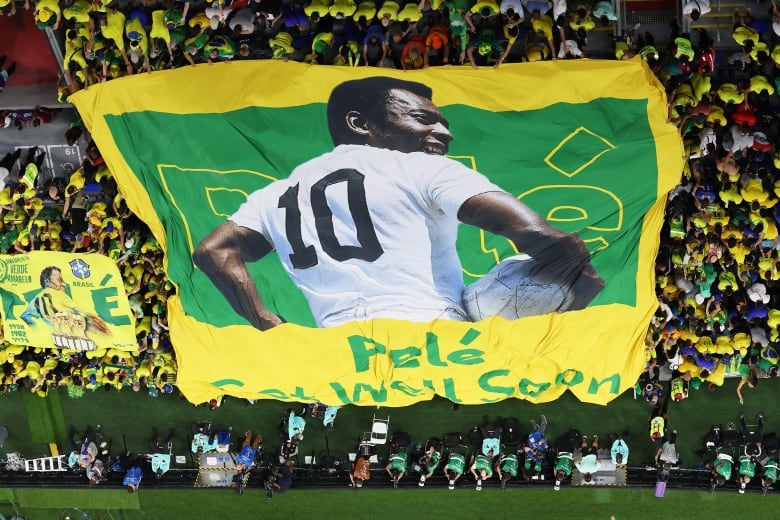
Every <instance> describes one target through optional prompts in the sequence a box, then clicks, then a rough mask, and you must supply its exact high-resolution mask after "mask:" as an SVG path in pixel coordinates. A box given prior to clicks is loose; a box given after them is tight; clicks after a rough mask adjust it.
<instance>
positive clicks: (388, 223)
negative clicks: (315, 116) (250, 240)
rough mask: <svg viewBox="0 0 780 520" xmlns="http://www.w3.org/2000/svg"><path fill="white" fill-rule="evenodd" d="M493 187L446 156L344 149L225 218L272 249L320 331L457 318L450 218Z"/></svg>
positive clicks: (457, 276) (459, 278) (457, 272)
mask: <svg viewBox="0 0 780 520" xmlns="http://www.w3.org/2000/svg"><path fill="white" fill-rule="evenodd" d="M491 191H502V190H501V189H500V188H499V187H497V186H496V185H494V184H493V183H491V182H490V181H489V180H488V179H487V178H486V177H485V176H483V175H482V174H480V173H478V172H475V171H474V170H471V169H469V168H467V167H466V166H464V165H462V164H460V163H459V162H457V161H454V160H452V159H448V158H446V157H441V156H437V155H428V154H425V153H421V152H420V153H403V152H397V151H393V150H387V149H381V148H373V147H369V146H360V145H341V146H338V147H336V148H335V149H334V150H333V151H332V152H330V153H326V154H324V155H322V156H320V157H317V158H314V159H312V160H310V161H308V162H306V163H304V164H302V165H300V166H298V167H297V168H295V170H293V172H292V174H291V175H290V177H289V178H287V179H284V180H279V181H276V182H274V183H273V184H270V185H269V186H266V187H265V188H263V189H261V190H258V191H256V192H254V193H252V194H251V195H250V196H249V197H248V198H247V201H246V202H245V203H244V204H242V205H241V207H240V208H239V209H238V211H237V212H236V213H235V214H234V215H233V216H231V217H230V220H231V221H233V222H234V223H236V224H237V225H239V226H242V227H246V228H249V229H253V230H255V231H258V232H259V233H261V234H262V235H263V236H264V237H265V238H266V239H267V240H268V241H269V242H270V243H271V244H273V246H274V248H275V249H276V251H277V253H278V255H279V259H280V260H281V261H282V264H283V265H284V267H285V269H286V270H287V272H288V273H289V275H290V277H291V278H292V280H293V282H294V283H295V284H296V285H297V286H298V287H299V288H300V289H301V290H302V291H303V293H304V294H305V296H306V299H307V300H308V302H309V306H310V307H311V311H312V313H313V314H314V317H315V319H316V320H317V323H318V324H319V326H322V327H328V326H334V325H338V324H341V323H345V322H349V321H356V320H367V319H372V318H396V319H404V320H409V321H416V322H424V321H431V320H434V319H437V318H444V319H456V320H463V319H465V317H464V313H463V308H462V303H461V296H462V293H463V275H462V272H461V264H460V260H459V258H458V255H457V252H456V250H455V240H456V238H457V228H458V219H457V214H458V210H459V209H460V207H461V205H462V204H463V203H464V202H465V201H466V200H467V199H469V198H470V197H472V196H474V195H479V194H481V193H486V192H491Z"/></svg>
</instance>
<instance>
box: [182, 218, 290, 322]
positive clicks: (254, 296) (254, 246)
mask: <svg viewBox="0 0 780 520" xmlns="http://www.w3.org/2000/svg"><path fill="white" fill-rule="evenodd" d="M271 251H273V246H272V245H271V244H270V242H268V240H266V239H265V237H264V236H263V235H261V234H260V233H258V232H257V231H254V230H252V229H249V228H245V227H241V226H239V225H238V224H236V223H234V222H231V221H227V222H225V223H224V224H220V225H219V226H218V227H217V228H215V229H214V231H212V232H211V233H210V234H209V235H208V236H206V238H204V239H203V240H202V241H201V242H200V244H199V245H198V247H197V248H196V249H195V253H193V255H192V260H193V262H194V263H195V265H197V266H198V267H199V268H200V269H201V270H202V271H203V272H204V274H205V275H206V276H208V277H209V279H210V280H211V282H212V283H213V284H214V285H215V286H216V287H217V289H219V292H221V293H222V295H223V296H224V297H225V299H226V300H227V301H228V303H230V305H231V307H233V310H235V311H236V312H237V313H238V314H239V315H240V316H242V317H243V318H245V319H246V320H247V321H248V322H249V323H251V324H252V326H254V327H255V328H257V329H260V330H267V329H270V328H272V327H275V326H276V325H279V324H280V323H282V320H281V318H279V316H277V315H276V314H274V313H272V312H271V311H270V310H268V308H267V307H266V306H265V304H264V303H263V300H262V299H261V298H260V294H259V293H258V292H257V287H255V282H254V280H253V279H252V276H251V275H250V274H249V270H247V268H246V264H247V263H249V262H256V261H257V260H260V259H261V258H263V257H264V256H265V255H267V254H268V253H270V252H271Z"/></svg>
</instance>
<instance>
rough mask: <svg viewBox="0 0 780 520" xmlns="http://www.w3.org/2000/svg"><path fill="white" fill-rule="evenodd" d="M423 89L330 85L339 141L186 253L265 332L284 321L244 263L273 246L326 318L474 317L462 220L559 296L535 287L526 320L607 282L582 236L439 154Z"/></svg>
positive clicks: (376, 83)
mask: <svg viewBox="0 0 780 520" xmlns="http://www.w3.org/2000/svg"><path fill="white" fill-rule="evenodd" d="M431 96H432V91H431V89H430V88H429V87H427V86H426V85H424V84H421V83H415V82H410V81H403V80H399V79H395V78H389V77H372V78H366V79H359V80H351V81H346V82H344V83H341V84H339V85H338V86H336V87H335V88H334V90H333V91H332V92H331V95H330V98H329V100H328V107H327V115H328V125H329V130H330V134H331V137H332V139H333V142H334V144H335V146H336V148H335V149H334V150H333V151H332V152H329V153H326V154H324V155H321V156H320V157H316V158H314V159H312V160H310V161H308V162H306V163H304V164H302V165H300V166H298V167H297V168H296V169H295V170H293V172H292V174H291V175H290V177H289V178H288V179H284V180H279V181H276V182H274V183H272V184H270V185H269V186H266V187H265V188H262V189H260V190H257V191H256V192H254V193H252V194H251V195H249V197H248V198H247V201H246V202H245V203H244V204H243V205H242V206H241V207H240V208H239V209H238V211H236V212H235V213H234V214H233V215H232V216H231V217H229V219H228V220H227V222H225V223H223V224H220V225H219V226H218V227H217V228H215V229H214V230H213V231H212V232H211V233H210V234H209V235H207V236H206V237H205V238H204V239H203V240H202V241H201V242H200V244H199V245H198V246H197V248H196V250H195V252H194V254H193V261H194V263H195V265H197V266H198V267H199V268H200V269H201V270H202V271H203V272H204V273H205V274H206V275H207V276H208V277H209V279H210V280H211V281H212V283H214V285H215V286H216V287H217V288H218V289H219V290H220V292H221V293H222V294H223V295H224V297H225V298H226V300H227V301H228V302H229V303H230V305H231V306H232V307H233V309H234V310H235V311H236V313H237V314H239V315H240V316H242V317H244V318H245V319H246V320H247V321H248V322H249V323H250V324H251V325H252V326H254V327H255V328H257V329H260V330H267V329H270V328H272V327H275V326H277V325H279V324H280V323H282V322H283V320H282V318H281V317H280V316H277V315H276V314H274V313H273V312H272V310H271V309H269V308H268V307H267V306H266V304H265V303H264V300H263V298H262V295H261V294H260V293H259V291H258V289H257V285H256V283H255V281H254V280H253V279H252V277H251V275H250V274H249V271H248V270H247V266H246V264H247V263H250V262H256V261H258V260H260V259H261V258H263V257H265V256H266V255H268V254H269V253H271V252H272V251H274V250H275V251H277V253H278V255H279V258H280V260H281V262H282V263H283V265H284V267H285V269H286V271H287V272H288V274H289V275H290V277H291V278H292V280H293V281H294V282H295V284H296V285H297V286H298V287H299V288H300V289H301V290H302V291H303V293H304V295H305V296H306V299H307V300H308V302H309V306H310V307H311V311H312V314H313V315H314V317H315V319H316V322H317V324H318V325H319V326H320V327H332V326H336V325H340V324H343V323H347V322H351V321H358V320H369V319H373V318H393V319H402V320H409V321H414V322H427V321H433V320H435V319H448V320H457V321H478V319H479V318H477V319H474V318H473V317H470V316H469V315H468V314H467V312H466V311H465V310H464V304H463V301H462V300H463V292H464V284H463V274H462V268H461V264H460V259H459V258H458V255H457V251H456V247H455V240H456V237H457V230H458V225H459V223H461V222H463V223H465V224H469V225H472V226H476V227H479V228H481V229H484V230H486V231H489V232H491V233H494V234H497V235H500V236H503V237H505V238H507V239H509V240H510V241H511V242H512V243H513V244H514V245H515V246H516V248H517V249H518V250H520V251H522V252H524V253H526V254H527V255H528V259H527V262H529V263H527V264H525V266H526V268H527V269H526V270H527V275H526V277H525V278H524V279H519V280H518V286H519V287H520V286H530V285H534V286H535V287H537V288H538V286H539V284H550V285H558V286H559V287H562V288H563V289H562V291H563V293H565V295H566V297H565V298H564V300H565V301H564V302H562V303H561V301H560V300H558V302H557V303H556V302H552V301H548V300H551V299H552V298H551V295H549V294H546V293H545V294H542V295H541V296H539V295H536V296H534V298H535V299H536V298H538V299H539V300H541V301H540V302H535V304H534V305H526V306H525V307H526V309H525V314H523V315H533V314H547V313H549V312H564V311H567V310H576V309H583V308H585V307H586V306H587V305H588V303H590V302H591V300H592V299H593V298H594V297H595V296H596V295H597V294H598V293H599V292H600V291H601V290H602V289H603V287H604V281H603V280H602V279H601V277H599V275H598V273H597V272H596V270H595V269H594V267H593V265H592V264H591V261H590V253H589V252H588V250H587V248H586V247H585V244H584V242H583V241H582V239H581V238H580V237H579V236H578V235H577V234H574V233H573V234H570V233H564V232H562V231H559V230H558V229H556V228H554V227H552V226H551V225H550V224H549V223H548V222H547V221H546V220H545V219H544V218H543V217H541V216H540V215H539V214H537V213H536V212H535V211H533V210H532V209H531V208H529V207H528V206H526V205H525V204H524V203H522V202H521V201H519V200H518V199H517V198H516V197H515V196H513V195H512V194H510V193H507V192H506V191H504V190H502V189H501V188H500V187H498V186H496V185H495V184H493V183H492V182H490V181H489V180H488V179H487V178H486V177H485V176H484V175H482V174H481V173H479V172H476V171H474V170H472V169H470V168H467V167H465V166H464V165H462V164H461V163H459V162H457V161H455V160H452V159H449V158H447V157H445V155H446V154H447V151H448V149H449V143H450V142H451V141H452V140H453V136H452V133H451V132H450V130H449V123H448V121H447V120H446V119H445V118H444V116H443V115H442V113H441V112H440V111H439V109H438V107H437V106H436V105H435V104H434V103H433V101H432V99H431ZM513 258H517V257H513ZM500 265H501V264H499V266H500ZM519 292H521V294H520V295H519V296H518V299H522V298H523V294H522V291H519ZM537 292H538V289H537ZM545 298H547V300H545ZM516 317H521V316H513V317H512V318H511V319H514V318H516Z"/></svg>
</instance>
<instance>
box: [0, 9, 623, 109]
mask: <svg viewBox="0 0 780 520" xmlns="http://www.w3.org/2000/svg"><path fill="white" fill-rule="evenodd" d="M10 6H11V9H15V6H14V4H13V2H11V4H10ZM25 7H26V8H27V9H30V10H32V11H33V12H34V16H35V20H36V23H37V25H38V27H40V28H41V29H47V28H51V29H63V30H64V33H65V43H64V47H65V52H64V60H65V62H64V69H65V76H64V77H63V78H62V80H63V85H62V87H61V89H60V92H59V93H60V99H64V98H65V97H66V96H67V95H68V94H69V93H72V92H74V91H76V90H78V89H80V88H87V87H88V86H89V85H92V84H95V83H99V82H102V81H107V80H110V79H116V78H119V77H121V76H124V75H128V74H135V73H139V72H152V71H156V70H163V69H167V68H175V67H181V66H187V65H196V64H198V63H213V62H217V61H230V60H242V59H277V60H285V61H286V60H295V61H304V62H307V63H312V64H317V63H321V64H334V65H343V66H352V67H356V66H364V65H366V66H376V67H390V68H398V69H404V70H407V69H422V68H427V67H428V66H431V65H447V64H469V63H470V64H471V65H472V66H474V67H477V66H481V65H492V66H496V67H497V66H499V65H500V64H501V63H502V62H504V61H505V60H507V59H509V60H510V61H539V60H548V59H551V60H555V59H558V58H581V57H584V53H583V51H582V47H583V46H584V45H585V44H586V42H587V35H588V32H589V31H591V30H598V29H599V28H601V29H605V30H610V27H609V26H610V24H612V23H613V22H614V21H616V20H617V17H616V15H615V11H614V8H613V5H612V3H611V2H610V1H609V0H600V1H597V2H595V3H594V4H593V5H590V4H589V3H588V2H585V1H583V2H570V3H569V5H567V2H566V1H565V0H554V1H553V2H548V1H546V0H523V1H522V2H521V0H503V1H501V2H499V1H498V0H479V1H477V2H472V1H471V0H454V1H447V2H442V0H420V1H419V2H416V1H411V2H398V1H394V0H385V1H383V0H377V1H376V2H375V1H373V0H363V1H357V2H356V1H355V0H313V1H311V2H297V1H281V0H272V1H264V2H262V3H261V2H255V1H254V0H251V1H250V0H234V1H232V2H230V1H229V0H228V1H225V0H215V1H214V2H213V3H203V2H202V1H199V0H195V1H190V0H184V1H178V0H177V1H171V0H166V1H165V2H160V1H158V0H143V1H140V2H131V3H127V2H124V1H123V0H113V1H109V0H94V1H92V2H91V3H90V2H89V1H87V0H74V1H72V2H58V0H39V1H38V2H37V3H36V4H35V5H34V6H31V5H29V4H26V5H25ZM6 9H8V8H6ZM521 43H522V45H520V44H521ZM516 44H517V45H516ZM513 48H514V49H515V50H516V51H517V52H516V53H515V54H513V55H511V56H510V52H511V51H512V50H513Z"/></svg>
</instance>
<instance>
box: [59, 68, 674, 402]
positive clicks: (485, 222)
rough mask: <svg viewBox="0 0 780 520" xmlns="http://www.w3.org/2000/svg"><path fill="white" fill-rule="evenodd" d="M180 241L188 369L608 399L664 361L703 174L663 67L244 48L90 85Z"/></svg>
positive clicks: (142, 209)
mask: <svg viewBox="0 0 780 520" xmlns="http://www.w3.org/2000/svg"><path fill="white" fill-rule="evenodd" d="M71 101H72V102H73V103H74V104H75V105H76V106H77V108H78V110H79V112H80V114H81V115H82V116H83V118H84V120H85V122H86V124H87V126H88V127H89V129H90V130H91V132H92V135H93V137H94V139H95V141H96V142H97V144H98V146H99V147H100V149H101V151H102V153H103V155H104V157H105V159H106V161H107V163H108V165H109V167H110V169H111V171H112V172H113V173H114V175H115V177H116V179H117V182H118V184H119V187H120V189H121V190H122V191H123V193H124V194H125V196H126V198H127V201H128V204H129V206H130V208H131V209H132V210H133V211H135V212H136V213H137V214H138V215H139V216H140V217H141V218H142V219H143V220H144V221H145V222H147V223H148V224H149V226H150V228H151V229H152V231H153V232H154V233H155V235H156V236H157V239H158V241H159V242H160V244H161V245H162V246H163V247H164V249H165V252H166V269H167V273H168V276H169V277H170V278H171V280H172V281H173V283H174V284H175V285H176V287H177V292H178V296H177V297H174V298H171V299H170V300H169V306H168V312H169V322H170V332H171V336H172V340H173V344H174V347H175V349H176V353H177V356H178V360H179V374H178V377H177V383H178V385H179V386H180V387H181V390H182V391H183V392H184V393H185V395H186V396H187V397H188V398H189V399H190V400H191V401H193V402H196V403H197V402H203V401H205V400H208V399H210V398H212V397H214V396H215V395H218V394H222V393H227V394H231V395H235V396H239V397H245V398H251V399H257V398H274V399H281V400H291V401H292V400H294V401H312V400H319V401H323V402H326V403H329V404H335V405H343V404H350V403H354V404H360V405H386V406H403V405H408V404H411V403H414V402H417V401H420V400H425V399H430V398H431V397H432V396H433V395H434V394H439V395H442V396H445V397H446V398H448V399H451V400H452V401H455V402H459V403H469V404H476V403H485V402H493V401H497V400H501V399H505V398H508V397H516V398H523V399H528V400H531V401H535V402H543V401H550V400H553V399H556V398H557V397H558V396H560V395H561V394H562V393H563V392H565V391H566V390H570V391H572V392H573V393H574V394H575V395H576V396H577V397H578V398H580V399H581V400H583V401H588V402H594V403H606V402H608V401H609V400H610V399H612V398H614V397H615V396H617V395H618V394H619V393H621V392H622V391H624V390H625V389H627V388H630V387H631V386H632V385H633V383H634V382H635V379H636V377H637V375H638V374H639V372H640V370H641V369H642V366H643V363H644V352H643V350H644V343H643V339H644V334H645V331H646V327H647V324H648V322H649V318H650V316H651V314H652V313H653V311H654V310H655V308H656V306H657V301H656V299H655V293H654V276H653V262H654V259H655V255H656V252H657V247H658V234H659V230H660V226H661V221H662V216H663V209H664V203H665V196H666V193H667V191H668V190H669V189H671V188H672V187H673V186H674V185H675V183H676V181H677V180H678V179H679V176H680V172H681V171H682V146H681V142H680V139H679V137H678V135H677V133H676V130H675V128H674V127H672V126H671V125H669V124H667V123H666V111H667V109H666V102H665V96H664V93H663V89H662V87H661V86H660V85H659V84H658V83H657V81H656V79H655V78H654V76H653V74H652V73H651V72H650V71H649V70H648V69H647V67H646V66H645V65H644V64H643V63H642V62H641V60H634V61H629V62H606V61H603V62H602V61H587V60H579V61H576V62H557V63H539V64H522V65H517V66H507V67H502V68H501V69H500V70H472V69H466V68H447V67H443V68H437V69H429V70H426V71H420V72H417V73H403V72H400V71H386V70H383V69H374V68H360V69H351V68H340V67H316V66H307V65H303V64H297V63H278V62H237V63H229V64H228V63H224V64H215V65H212V66H198V67H186V68H183V69H180V70H175V71H170V72H164V73H155V74H151V75H138V76H134V77H131V78H123V79H120V80H118V81H112V82H110V83H107V84H103V85H101V86H100V87H96V88H90V89H89V90H88V91H84V92H79V93H77V94H76V95H74V96H72V97H71Z"/></svg>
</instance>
